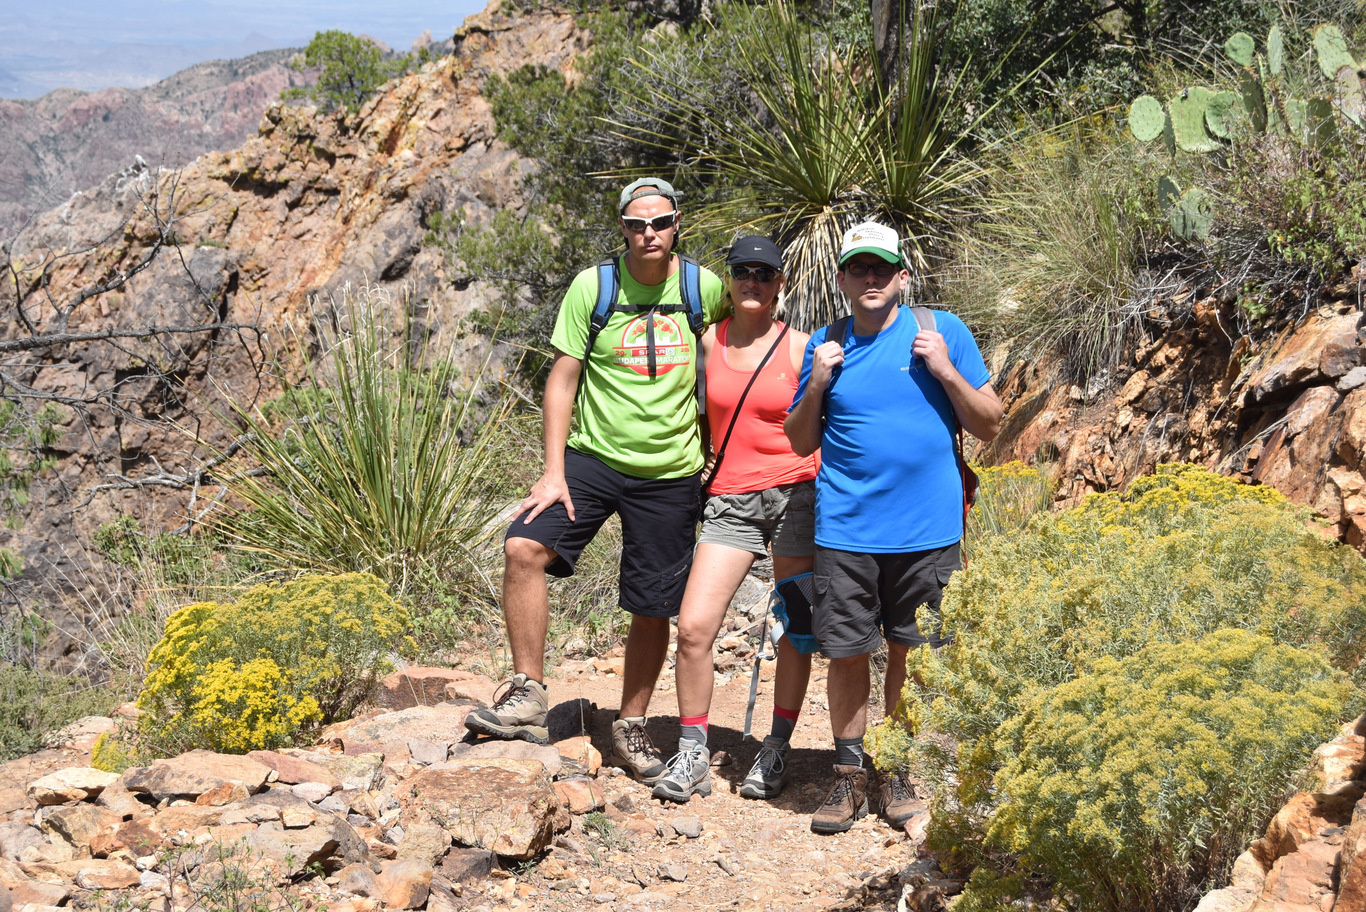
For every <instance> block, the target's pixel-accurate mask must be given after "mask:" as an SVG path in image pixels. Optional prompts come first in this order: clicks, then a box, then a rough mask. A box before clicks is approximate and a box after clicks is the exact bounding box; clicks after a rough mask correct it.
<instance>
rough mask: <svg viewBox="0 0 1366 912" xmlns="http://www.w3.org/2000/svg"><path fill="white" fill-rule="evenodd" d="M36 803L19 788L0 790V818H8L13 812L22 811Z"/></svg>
mask: <svg viewBox="0 0 1366 912" xmlns="http://www.w3.org/2000/svg"><path fill="white" fill-rule="evenodd" d="M35 803H36V802H34V801H33V799H32V798H29V796H28V795H26V794H25V793H24V790H23V789H21V788H0V817H8V816H9V815H10V814H12V813H14V812H15V811H24V810H28V809H29V808H31V807H33V806H34V804H35Z"/></svg>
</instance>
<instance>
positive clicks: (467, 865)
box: [440, 847, 495, 883]
mask: <svg viewBox="0 0 1366 912" xmlns="http://www.w3.org/2000/svg"><path fill="white" fill-rule="evenodd" d="M440 867H441V875H442V876H443V877H445V878H446V879H447V880H450V881H453V882H455V883H462V882H465V881H470V880H483V879H484V878H486V877H488V876H489V874H490V873H492V871H493V869H494V867H495V859H494V857H493V853H492V852H490V851H489V850H488V849H466V848H459V847H457V848H453V849H451V850H450V851H449V852H447V853H446V856H445V857H444V858H442V859H441V865H440Z"/></svg>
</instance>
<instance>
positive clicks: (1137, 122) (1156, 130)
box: [1129, 95, 1167, 142]
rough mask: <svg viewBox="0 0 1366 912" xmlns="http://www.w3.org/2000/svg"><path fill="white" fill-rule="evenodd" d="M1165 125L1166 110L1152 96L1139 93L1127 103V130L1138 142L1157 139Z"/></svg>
mask: <svg viewBox="0 0 1366 912" xmlns="http://www.w3.org/2000/svg"><path fill="white" fill-rule="evenodd" d="M1166 126H1167V112H1166V111H1163V110H1162V102H1160V101H1158V100H1157V99H1156V98H1154V97H1153V96H1151V95H1140V96H1138V97H1137V98H1135V99H1134V101H1133V104H1131V105H1129V130H1130V132H1132V133H1133V134H1134V137H1135V138H1136V139H1138V141H1139V142H1151V141H1152V140H1154V139H1157V138H1158V137H1159V136H1161V135H1162V131H1163V130H1164V129H1166Z"/></svg>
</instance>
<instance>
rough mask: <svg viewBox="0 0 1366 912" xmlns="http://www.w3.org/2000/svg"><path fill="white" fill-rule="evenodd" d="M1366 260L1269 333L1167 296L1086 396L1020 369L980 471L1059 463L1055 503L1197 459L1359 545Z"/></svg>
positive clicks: (1364, 521)
mask: <svg viewBox="0 0 1366 912" xmlns="http://www.w3.org/2000/svg"><path fill="white" fill-rule="evenodd" d="M1364 295H1366V265H1358V266H1356V267H1355V268H1354V269H1353V270H1352V271H1351V272H1350V274H1347V275H1344V276H1343V279H1342V281H1341V282H1340V283H1338V284H1337V285H1336V286H1333V287H1331V288H1330V289H1328V290H1327V292H1326V294H1325V298H1324V300H1322V301H1321V302H1320V306H1318V308H1317V309H1315V310H1312V311H1310V312H1309V313H1307V314H1305V315H1304V316H1303V317H1302V318H1301V319H1300V320H1298V321H1296V322H1294V323H1293V324H1291V325H1288V326H1285V327H1284V328H1283V329H1281V330H1280V331H1279V332H1277V333H1275V334H1274V335H1271V336H1270V337H1267V338H1258V337H1255V336H1252V335H1242V334H1238V333H1236V332H1233V331H1232V329H1231V328H1232V327H1234V326H1236V325H1237V320H1238V315H1237V314H1236V313H1235V310H1234V305H1233V304H1232V303H1227V304H1224V303H1220V300H1219V299H1218V298H1217V297H1208V298H1202V299H1199V300H1196V301H1194V302H1192V301H1189V300H1186V301H1170V302H1167V305H1166V309H1165V310H1163V311H1160V312H1154V313H1153V314H1151V315H1150V317H1151V319H1150V321H1149V322H1148V324H1147V325H1148V327H1149V330H1150V332H1151V333H1152V335H1151V336H1150V338H1149V339H1148V341H1146V342H1145V343H1144V344H1142V345H1140V346H1139V348H1138V350H1137V352H1136V355H1135V358H1134V359H1133V361H1132V363H1131V364H1128V365H1126V366H1125V367H1123V368H1121V369H1119V370H1117V371H1116V372H1115V373H1114V374H1112V375H1111V374H1107V375H1106V376H1104V377H1100V378H1096V379H1095V380H1093V381H1092V383H1091V384H1090V386H1089V388H1088V389H1086V390H1083V389H1081V388H1080V387H1078V386H1072V385H1069V384H1066V383H1062V382H1060V381H1059V378H1058V376H1057V374H1056V372H1055V371H1054V370H1053V369H1052V368H1050V367H1049V366H1048V365H1047V364H1040V363H1038V362H1030V363H1020V364H1017V365H1015V366H1014V367H1013V368H1011V369H1009V370H1008V371H1007V373H1006V375H1005V376H1004V377H1003V378H1002V379H1001V381H1000V383H999V388H1000V390H1001V393H1002V398H1003V399H1004V401H1005V402H1006V406H1007V412H1006V419H1005V425H1004V428H1003V430H1002V433H1001V435H1000V436H999V437H998V438H997V439H996V440H995V441H993V442H992V444H991V445H989V446H988V447H986V448H985V449H984V450H983V452H982V456H983V458H984V459H985V461H986V462H988V463H992V464H994V463H999V462H1004V461H1007V460H1009V459H1021V460H1024V461H1026V462H1039V463H1053V464H1055V465H1056V477H1057V479H1058V484H1059V489H1058V496H1059V498H1060V499H1062V500H1063V501H1064V502H1068V503H1072V502H1076V501H1078V500H1080V499H1081V498H1082V497H1084V496H1085V495H1086V494H1088V493H1091V492H1093V491H1106V490H1113V489H1115V488H1122V487H1123V486H1124V485H1126V484H1127V483H1128V482H1129V481H1131V480H1132V479H1133V478H1135V477H1136V476H1138V475H1141V474H1143V473H1145V472H1148V471H1151V470H1152V469H1153V468H1154V467H1155V466H1157V465H1158V464H1159V463H1164V462H1194V463H1198V464H1200V465H1204V466H1206V467H1208V468H1211V469H1214V470H1216V471H1219V472H1222V473H1224V474H1229V475H1235V476H1238V477H1241V478H1243V479H1245V480H1247V481H1253V482H1259V483H1262V484H1269V485H1272V486H1273V487H1275V488H1277V489H1278V490H1279V491H1281V492H1282V493H1283V494H1285V495H1286V496H1287V497H1289V498H1290V499H1291V500H1293V501H1295V502H1297V503H1300V504H1304V505H1305V506H1308V507H1311V508H1313V509H1314V510H1315V511H1316V512H1317V513H1318V514H1319V515H1320V516H1322V517H1323V518H1324V520H1325V521H1326V522H1327V524H1328V525H1329V527H1330V530H1331V532H1332V533H1333V534H1335V535H1336V536H1338V537H1339V538H1341V539H1343V540H1344V541H1346V542H1348V543H1350V544H1351V545H1353V546H1354V547H1356V548H1359V549H1366V465H1363V460H1364V459H1366V408H1363V406H1366V346H1364V345H1363V339H1364V338H1366V313H1364V310H1366V308H1363V303H1364V302H1366V297H1364Z"/></svg>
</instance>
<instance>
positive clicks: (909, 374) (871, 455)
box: [792, 305, 991, 554]
mask: <svg viewBox="0 0 1366 912" xmlns="http://www.w3.org/2000/svg"><path fill="white" fill-rule="evenodd" d="M934 316H935V329H936V330H937V331H938V332H939V333H941V334H943V336H944V342H945V344H946V345H947V346H948V349H949V358H950V359H951V360H952V361H953V364H954V366H955V367H956V368H958V372H959V373H961V374H962V375H963V379H965V380H967V381H968V383H969V384H971V385H972V386H973V387H974V388H980V387H981V386H983V385H984V384H985V383H986V382H987V381H988V380H990V379H991V374H990V372H988V370H987V366H986V364H985V363H984V362H983V361H982V353H981V352H980V351H979V350H978V349H977V342H976V340H975V339H973V337H972V333H971V332H969V331H968V328H967V327H966V326H964V325H963V321H962V320H960V319H958V318H957V317H955V316H954V315H953V314H950V313H945V312H944V311H935V314H934ZM828 330H829V327H826V328H824V329H819V330H817V331H816V332H815V333H813V334H812V336H811V341H810V342H809V343H808V344H807V346H806V356H805V357H804V358H803V359H802V376H801V379H800V381H799V382H798V386H797V393H796V395H795V397H794V398H793V400H792V404H793V406H794V407H795V406H796V404H797V403H798V402H800V401H801V398H802V396H803V395H805V393H806V384H807V381H808V380H809V379H810V377H811V353H812V352H813V351H814V350H815V348H816V346H818V345H820V344H822V343H823V342H825V337H826V333H827V332H828ZM853 330H854V325H853V321H852V320H851V321H850V322H849V325H848V331H847V335H846V337H845V340H844V363H843V364H842V365H841V366H840V368H839V370H838V371H837V372H836V374H835V376H834V377H833V378H832V379H831V381H830V386H829V388H828V390H827V392H826V402H825V431H824V433H823V435H822V437H821V469H820V474H819V475H818V476H817V478H816V544H818V545H820V546H821V547H823V548H835V549H838V550H840V551H855V552H859V553H869V554H872V553H879V554H896V553H902V552H907V551H925V550H928V549H930V548H942V547H944V546H946V545H951V544H953V543H954V542H956V541H958V540H959V539H961V538H962V537H963V483H962V479H961V478H960V477H959V474H958V464H957V462H956V460H955V458H954V454H953V432H954V416H953V405H952V404H951V403H950V402H949V396H948V393H946V392H944V387H943V386H941V385H940V383H939V381H938V380H936V379H935V378H934V376H933V375H932V374H931V373H930V371H929V368H927V367H925V365H924V362H923V361H920V360H918V359H917V360H916V362H915V364H914V365H912V363H911V362H912V358H913V354H912V352H911V345H912V343H913V342H914V341H915V336H916V333H917V332H918V331H919V328H918V327H917V326H916V321H915V315H914V314H913V313H911V309H910V308H909V307H906V306H905V305H902V306H900V307H898V309H897V313H896V319H895V320H894V321H893V323H892V325H891V326H889V327H887V328H886V329H884V330H883V331H882V332H880V333H878V334H877V335H873V336H856V335H854V332H853Z"/></svg>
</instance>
